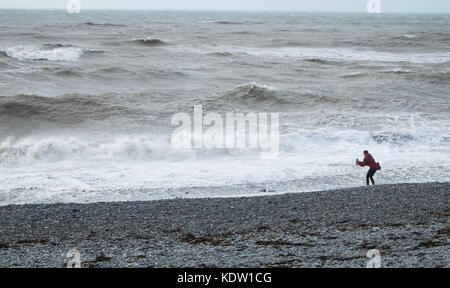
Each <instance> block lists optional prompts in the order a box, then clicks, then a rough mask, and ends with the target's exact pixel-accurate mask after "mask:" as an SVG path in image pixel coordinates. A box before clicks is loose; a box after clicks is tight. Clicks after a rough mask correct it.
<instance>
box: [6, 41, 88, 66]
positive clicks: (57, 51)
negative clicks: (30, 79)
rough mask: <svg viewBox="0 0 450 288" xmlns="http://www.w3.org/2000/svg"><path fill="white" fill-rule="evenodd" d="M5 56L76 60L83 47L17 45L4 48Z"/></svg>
mask: <svg viewBox="0 0 450 288" xmlns="http://www.w3.org/2000/svg"><path fill="white" fill-rule="evenodd" d="M4 52H5V54H6V56H8V57H11V58H14V59H18V60H47V61H56V62H60V61H77V60H79V59H80V57H81V56H82V55H83V53H84V52H83V49H82V48H77V47H56V48H46V47H43V46H36V45H18V46H13V47H8V48H6V49H5V50H4Z"/></svg>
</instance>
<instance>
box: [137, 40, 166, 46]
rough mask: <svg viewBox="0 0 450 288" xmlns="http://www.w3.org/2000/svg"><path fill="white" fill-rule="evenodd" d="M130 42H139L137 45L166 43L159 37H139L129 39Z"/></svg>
mask: <svg viewBox="0 0 450 288" xmlns="http://www.w3.org/2000/svg"><path fill="white" fill-rule="evenodd" d="M130 42H131V43H135V44H139V45H144V46H150V47H154V46H163V45H166V44H167V43H166V42H164V41H162V40H160V39H156V38H139V39H134V40H131V41H130Z"/></svg>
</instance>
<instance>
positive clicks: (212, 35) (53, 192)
mask: <svg viewBox="0 0 450 288" xmlns="http://www.w3.org/2000/svg"><path fill="white" fill-rule="evenodd" d="M448 27H450V16H449V15H448V14H423V15H421V14H411V15H409V14H399V15H396V14H376V15H371V14H357V13H349V14H345V13H300V12H298V13H289V12H283V13H282V12H270V13H269V12H206V11H205V12H183V11H171V12H164V11H82V13H80V14H69V13H67V12H66V11H57V10H55V11H51V10H27V11H25V10H0V205H1V206H4V205H9V204H30V203H59V202H64V203H68V202H75V203H86V202H88V203H92V202H111V201H139V200H156V199H173V198H210V197H211V198H214V197H229V196H254V195H270V194H277V193H285V192H310V191H319V190H325V189H339V188H347V187H356V186H362V185H365V173H366V169H362V168H360V167H357V166H356V165H355V159H356V158H358V157H359V158H361V157H362V155H361V154H362V151H363V150H369V151H370V153H371V154H372V155H373V156H374V157H375V159H376V161H379V162H380V164H381V166H382V170H381V171H380V172H378V173H377V174H376V177H375V178H376V181H377V184H394V183H424V182H442V181H449V179H450V157H449V155H450V107H449V104H450V93H449V92H450V74H449V73H450V31H449V29H448ZM195 105H202V107H203V112H204V113H207V112H216V113H219V114H220V115H225V114H226V113H228V112H235V113H279V124H280V138H279V140H280V145H279V154H278V157H276V158H274V159H262V158H261V157H260V151H258V150H257V149H256V150H255V149H250V148H248V149H246V148H245V149H195V148H192V149H175V148H174V147H173V146H172V145H171V135H172V133H173V131H174V129H175V128H176V127H175V126H174V125H172V123H171V119H172V117H173V115H174V114H176V113H187V114H190V115H192V113H193V109H194V106H195Z"/></svg>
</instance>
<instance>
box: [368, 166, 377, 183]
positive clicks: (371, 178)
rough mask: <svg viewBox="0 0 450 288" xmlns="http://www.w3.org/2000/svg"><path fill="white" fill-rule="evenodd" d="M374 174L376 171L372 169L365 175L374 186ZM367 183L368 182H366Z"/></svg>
mask: <svg viewBox="0 0 450 288" xmlns="http://www.w3.org/2000/svg"><path fill="white" fill-rule="evenodd" d="M375 172H377V170H375V169H372V168H371V169H370V170H369V172H367V175H368V176H369V178H370V181H372V185H375V181H374V180H373V175H375ZM367 183H369V180H367ZM367 185H369V184H367Z"/></svg>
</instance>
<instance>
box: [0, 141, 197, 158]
mask: <svg viewBox="0 0 450 288" xmlns="http://www.w3.org/2000/svg"><path fill="white" fill-rule="evenodd" d="M180 153H181V154H180ZM188 155H189V153H186V152H182V151H181V152H180V151H176V150H175V149H171V148H170V143H169V141H168V140H167V139H165V138H161V139H158V138H152V137H150V136H127V135H124V136H115V137H114V138H112V139H108V140H105V139H102V140H98V139H97V140H95V139H91V140H88V139H81V138H78V137H61V136H60V137H45V138H42V137H41V138H39V137H32V136H29V137H26V138H21V139H17V140H16V139H14V138H12V137H9V138H7V139H5V140H4V141H3V142H1V143H0V163H3V164H5V163H6V164H15V163H29V162H56V161H65V160H124V159H126V160H159V159H170V158H171V157H173V158H174V159H179V157H187V156H188Z"/></svg>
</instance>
